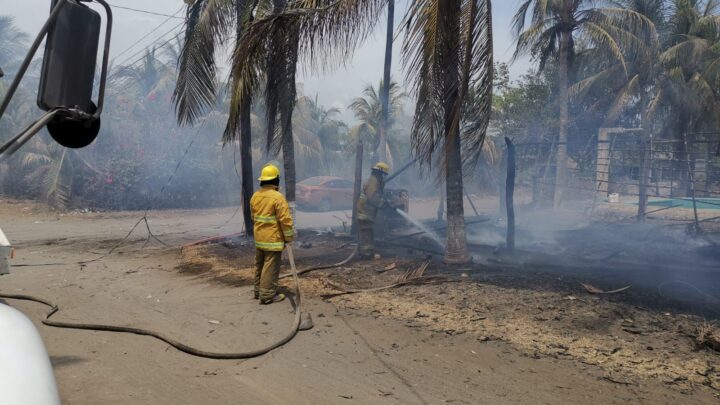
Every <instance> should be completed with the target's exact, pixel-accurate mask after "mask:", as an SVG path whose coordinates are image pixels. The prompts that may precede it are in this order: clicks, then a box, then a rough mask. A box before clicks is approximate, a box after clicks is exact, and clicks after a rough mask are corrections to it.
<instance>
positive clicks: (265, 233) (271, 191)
mask: <svg viewBox="0 0 720 405" xmlns="http://www.w3.org/2000/svg"><path fill="white" fill-rule="evenodd" d="M258 180H259V181H260V190H258V191H256V192H255V194H253V196H252V198H251V199H250V211H251V212H252V218H253V222H254V228H253V229H254V231H255V299H259V300H260V304H271V303H274V302H280V301H282V300H284V299H285V295H284V294H278V292H277V290H278V277H279V276H280V260H281V258H282V251H283V249H285V244H286V243H290V242H292V241H293V238H294V237H295V229H294V227H293V218H292V215H291V213H290V207H289V206H288V202H287V200H285V197H284V196H283V195H282V194H280V193H279V192H278V187H279V186H280V169H278V168H277V167H276V166H274V165H272V164H268V165H266V166H265V167H263V169H262V173H261V174H260V178H259V179H258Z"/></svg>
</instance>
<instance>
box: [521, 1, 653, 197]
mask: <svg viewBox="0 0 720 405" xmlns="http://www.w3.org/2000/svg"><path fill="white" fill-rule="evenodd" d="M596 3H598V2H597V1H594V0H523V2H522V3H521V5H520V7H519V9H518V11H517V13H516V14H515V17H514V19H513V28H514V30H515V33H516V35H517V44H516V49H515V58H517V57H519V56H520V55H524V54H530V55H532V57H533V58H535V59H537V60H538V61H539V65H540V71H542V70H543V69H544V68H545V65H546V62H547V61H548V59H549V58H551V57H552V58H556V59H557V65H558V81H559V83H558V86H559V100H558V102H559V107H560V122H559V127H560V128H559V134H558V142H557V157H556V164H557V167H556V175H555V195H554V206H555V207H558V206H560V204H561V203H562V201H563V191H564V187H565V182H566V177H567V165H568V161H567V160H568V155H567V141H568V136H567V135H568V134H567V132H568V110H569V97H568V94H569V93H568V89H569V87H570V83H571V77H570V76H571V71H572V68H573V59H574V58H575V43H576V42H577V41H582V42H583V43H587V44H593V45H595V46H597V47H599V48H603V49H605V50H607V52H609V53H610V54H611V55H612V57H614V58H615V59H617V60H618V61H620V63H621V64H622V65H623V66H624V64H625V62H624V57H623V54H622V48H621V45H620V44H621V43H625V44H628V43H632V34H631V33H628V32H626V31H625V30H624V28H623V27H625V26H629V25H640V24H643V17H642V16H641V15H639V14H638V13H636V12H634V11H632V10H628V9H624V8H620V7H609V8H597V7H595V4H596ZM605 3H607V2H605ZM528 14H529V15H530V24H529V25H526V20H527V19H528V18H527V17H528Z"/></svg>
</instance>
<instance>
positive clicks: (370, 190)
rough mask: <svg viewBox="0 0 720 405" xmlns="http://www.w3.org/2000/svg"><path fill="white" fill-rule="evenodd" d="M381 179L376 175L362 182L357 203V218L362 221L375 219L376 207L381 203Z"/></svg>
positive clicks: (383, 186)
mask: <svg viewBox="0 0 720 405" xmlns="http://www.w3.org/2000/svg"><path fill="white" fill-rule="evenodd" d="M383 188H385V185H384V184H383V180H382V179H381V178H380V177H379V176H376V175H374V174H373V175H371V176H370V178H369V179H368V180H367V181H366V182H365V184H363V189H362V192H361V193H360V198H359V199H358V204H357V218H358V219H359V220H363V221H375V217H376V216H377V211H378V208H380V206H381V205H382V203H383Z"/></svg>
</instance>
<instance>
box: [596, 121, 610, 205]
mask: <svg viewBox="0 0 720 405" xmlns="http://www.w3.org/2000/svg"><path fill="white" fill-rule="evenodd" d="M609 173H610V131H609V129H608V128H600V131H599V132H598V144H597V162H596V173H595V186H596V188H595V189H596V190H597V192H596V194H597V198H601V199H605V198H607V196H608V176H609Z"/></svg>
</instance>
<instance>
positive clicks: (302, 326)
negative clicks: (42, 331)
mask: <svg viewBox="0 0 720 405" xmlns="http://www.w3.org/2000/svg"><path fill="white" fill-rule="evenodd" d="M356 250H357V249H356ZM287 252H288V259H289V261H290V268H291V270H292V273H291V275H292V276H293V279H294V284H295V297H296V305H295V319H294V320H293V324H292V327H291V329H290V331H289V332H288V334H287V335H285V336H284V337H283V338H282V339H280V340H278V341H277V342H275V343H273V344H271V345H269V346H266V347H264V348H261V349H257V350H252V351H247V352H236V353H218V352H209V351H205V350H200V349H197V348H195V347H192V346H189V345H187V344H184V343H181V342H179V341H177V340H175V339H173V338H171V337H169V336H167V335H165V334H163V333H160V332H155V331H151V330H147V329H142V328H132V327H127V326H114V325H102V324H88V323H68V322H59V321H54V320H51V319H50V318H51V317H52V316H53V315H55V314H56V313H57V312H58V311H59V310H60V308H59V307H58V306H57V304H55V303H53V302H50V301H48V300H46V299H43V298H38V297H34V296H31V295H16V294H0V298H5V299H12V300H23V301H32V302H37V303H40V304H44V305H46V306H48V307H50V311H49V312H48V313H47V314H46V315H45V319H43V320H42V323H43V324H44V325H47V326H51V327H55V328H65V329H83V330H95V331H105V332H118V333H133V334H135V335H142V336H151V337H154V338H156V339H158V340H161V341H163V342H165V343H167V344H169V345H170V346H172V347H174V348H176V349H178V350H180V351H182V352H185V353H187V354H190V355H193V356H198V357H205V358H209V359H226V360H227V359H249V358H253V357H258V356H262V355H263V354H266V353H268V352H270V351H272V350H274V349H277V348H278V347H280V346H283V345H285V344H286V343H288V342H289V341H290V340H292V338H294V337H295V335H296V334H297V333H298V331H299V330H306V329H310V328H312V318H310V316H309V314H308V315H307V317H306V319H305V322H302V314H301V296H300V279H299V278H298V274H299V273H298V271H297V268H296V267H295V256H294V252H293V249H292V246H291V245H287ZM353 256H354V253H353V255H351V256H350V257H349V258H348V259H347V260H346V261H345V262H347V261H349V260H350V259H351V258H352V257H353ZM341 265H342V264H339V266H341ZM318 267H323V268H331V267H333V266H318ZM311 270H317V269H314V268H310V269H304V270H303V272H308V271H311Z"/></svg>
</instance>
